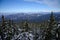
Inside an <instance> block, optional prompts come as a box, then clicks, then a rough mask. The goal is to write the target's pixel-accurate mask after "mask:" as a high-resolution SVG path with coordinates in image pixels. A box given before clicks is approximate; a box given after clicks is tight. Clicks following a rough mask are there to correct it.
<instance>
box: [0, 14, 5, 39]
mask: <svg viewBox="0 0 60 40" xmlns="http://www.w3.org/2000/svg"><path fill="white" fill-rule="evenodd" d="M4 29H5V18H4V16H3V15H2V25H1V26H0V31H1V32H0V35H1V39H2V40H4V33H3V32H4Z"/></svg>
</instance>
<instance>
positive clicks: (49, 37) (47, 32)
mask: <svg viewBox="0 0 60 40" xmlns="http://www.w3.org/2000/svg"><path fill="white" fill-rule="evenodd" d="M45 23H47V24H45ZM45 23H44V22H43V23H42V24H39V25H40V26H39V27H38V26H37V27H34V26H32V27H30V25H29V23H28V22H27V21H25V22H23V24H22V25H23V26H20V25H17V24H15V23H14V22H13V21H12V20H10V19H9V20H5V17H4V16H2V21H1V24H0V39H1V40H11V39H12V38H14V36H15V35H19V34H20V33H23V32H30V31H32V32H33V33H32V34H34V35H35V36H34V39H33V40H38V38H39V34H38V33H37V31H36V30H41V29H42V31H43V34H44V36H42V39H43V40H60V27H59V26H58V25H59V24H58V22H56V20H55V17H54V15H53V12H51V15H50V20H49V21H47V22H45ZM44 27H45V28H44ZM19 29H20V30H19ZM34 30H35V31H34ZM39 32H40V31H39ZM43 34H42V35H43ZM40 36H41V35H40ZM42 39H40V40H42ZM16 40H18V39H17V38H16ZM29 40H30V39H29Z"/></svg>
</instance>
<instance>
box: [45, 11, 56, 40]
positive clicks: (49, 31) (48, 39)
mask: <svg viewBox="0 0 60 40" xmlns="http://www.w3.org/2000/svg"><path fill="white" fill-rule="evenodd" d="M55 24H56V22H55V18H54V15H53V12H51V15H50V21H49V26H48V28H47V32H46V37H45V40H51V39H52V33H51V31H52V29H53V28H54V27H55V26H54V25H55Z"/></svg>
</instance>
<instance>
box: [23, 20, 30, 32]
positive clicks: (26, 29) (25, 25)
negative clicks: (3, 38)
mask: <svg viewBox="0 0 60 40" xmlns="http://www.w3.org/2000/svg"><path fill="white" fill-rule="evenodd" d="M23 29H25V30H24V31H29V27H28V23H27V21H25V23H24V27H23Z"/></svg>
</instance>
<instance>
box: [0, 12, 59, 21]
mask: <svg viewBox="0 0 60 40" xmlns="http://www.w3.org/2000/svg"><path fill="white" fill-rule="evenodd" d="M54 16H55V19H56V21H60V12H55V13H54ZM5 18H6V20H8V19H12V20H13V21H14V22H21V21H25V20H27V21H29V22H42V21H47V20H49V18H50V13H47V14H44V13H33V14H32V13H31V14H30V13H27V14H26V13H17V14H11V15H6V16H5ZM0 19H1V15H0ZM0 21H1V20H0Z"/></svg>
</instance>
